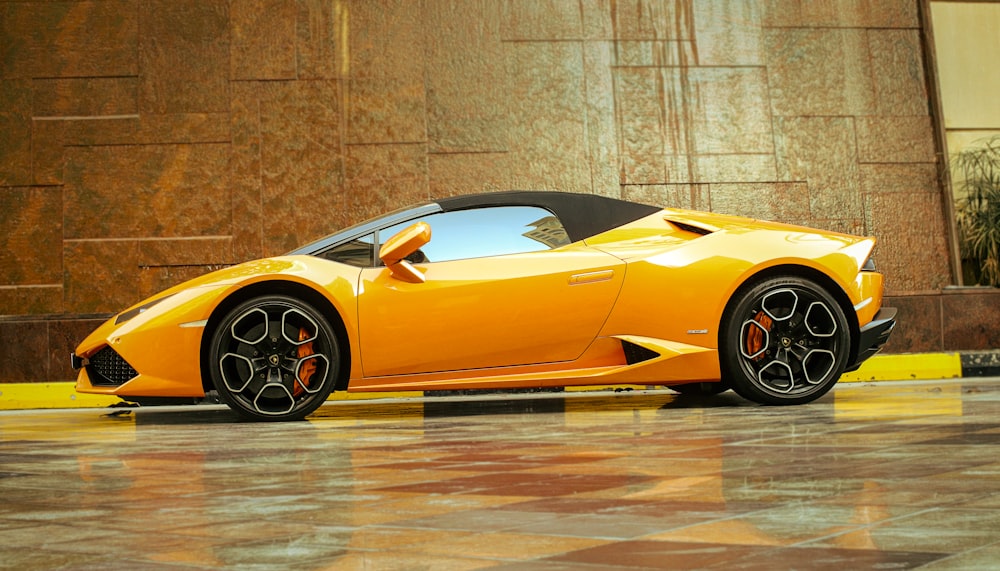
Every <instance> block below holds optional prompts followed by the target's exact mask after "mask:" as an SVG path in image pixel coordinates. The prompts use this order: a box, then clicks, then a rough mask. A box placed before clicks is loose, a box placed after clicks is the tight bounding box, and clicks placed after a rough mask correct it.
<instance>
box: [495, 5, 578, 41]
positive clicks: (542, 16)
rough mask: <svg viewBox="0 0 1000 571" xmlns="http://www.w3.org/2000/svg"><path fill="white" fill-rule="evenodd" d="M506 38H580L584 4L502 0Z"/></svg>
mask: <svg viewBox="0 0 1000 571" xmlns="http://www.w3.org/2000/svg"><path fill="white" fill-rule="evenodd" d="M500 6H501V11H500V22H501V27H500V33H501V35H502V37H503V39H504V40H578V39H581V38H582V37H583V15H582V12H583V10H582V9H581V8H582V6H583V4H578V3H576V2H566V1H565V0H501V4H500Z"/></svg>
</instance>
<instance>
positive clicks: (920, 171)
mask: <svg viewBox="0 0 1000 571" xmlns="http://www.w3.org/2000/svg"><path fill="white" fill-rule="evenodd" d="M860 168H861V192H862V193H863V194H878V193H884V192H911V193H916V192H941V183H940V181H939V180H938V171H937V165H936V164H934V163H873V164H862V165H861V166H860Z"/></svg>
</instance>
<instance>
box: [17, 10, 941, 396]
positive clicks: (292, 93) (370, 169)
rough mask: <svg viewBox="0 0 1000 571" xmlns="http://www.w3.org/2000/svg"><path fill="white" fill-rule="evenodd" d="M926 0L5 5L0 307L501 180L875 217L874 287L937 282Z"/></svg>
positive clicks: (129, 292)
mask: <svg viewBox="0 0 1000 571" xmlns="http://www.w3.org/2000/svg"><path fill="white" fill-rule="evenodd" d="M919 5H920V2H919V1H918V0H874V1H872V2H858V1H856V0H835V1H831V2H802V1H800V0H756V1H755V0H617V1H615V2H611V1H609V0H598V1H594V2H572V1H568V0H547V1H538V0H422V1H411V0H378V1H375V0H367V1H365V0H335V1H329V0H66V1H62V2H49V1H40V0H39V1H14V0H0V228H3V232H2V236H0V315H8V316H37V315H59V316H62V317H60V319H62V320H63V321H66V322H67V323H77V322H79V323H86V320H83V321H80V319H82V317H80V316H83V315H87V314H92V313H103V312H111V311H115V310H117V309H120V308H122V307H124V306H126V305H128V304H131V303H133V302H135V301H137V300H139V299H141V298H142V297H144V296H146V295H148V294H150V293H153V292H155V291H157V290H158V289H160V288H162V287H165V286H168V285H171V284H173V283H177V282H179V281H181V280H183V279H187V278H189V277H191V276H194V275H197V274H200V273H203V272H205V271H207V270H209V269H212V268H214V267H217V266H219V265H225V264H231V263H235V262H239V261H242V260H246V259H250V258H254V257H259V256H265V255H272V254H278V253H281V252H284V251H287V250H289V249H291V248H292V247H294V246H296V245H298V244H301V243H304V242H306V241H308V240H311V239H314V238H316V237H318V236H320V235H323V234H325V233H327V232H329V231H331V230H333V229H336V228H338V227H342V226H344V225H346V224H350V223H353V222H356V221H359V220H361V219H364V218H367V217H370V216H373V215H376V214H379V213H381V212H383V211H386V210H389V209H394V208H397V207H399V206H402V205H405V204H407V203H411V202H413V201H417V200H422V199H427V198H432V197H441V196H447V195H453V194H462V193H470V192H480V191H490V190H501V189H508V188H532V189H534V188H540V189H560V190H568V191H578V192H592V193H599V194H605V195H610V196H621V197H624V198H629V199H636V200H643V201H648V202H653V203H658V204H662V205H669V206H684V207H692V208H698V209H704V210H712V211H716V212H724V213H735V214H743V215H747V216H754V217H764V218H773V219H779V220H784V221H789V222H795V223H803V224H808V225H812V226H817V227H821V228H829V229H834V230H842V231H848V232H853V233H864V234H872V235H875V236H877V237H878V238H879V239H880V245H879V247H878V251H877V257H878V262H879V267H880V269H881V270H883V271H884V272H885V273H886V276H887V278H888V288H889V293H890V294H893V295H896V296H908V295H910V294H915V293H918V292H928V291H930V292H936V291H939V290H940V289H941V288H942V287H943V286H946V285H948V284H950V283H951V277H950V274H949V259H948V256H949V249H948V246H947V244H948V240H947V229H946V225H945V223H944V219H943V216H942V203H941V197H942V189H941V187H940V183H939V177H938V168H939V165H938V159H939V156H938V149H937V148H936V147H935V143H934V137H933V129H934V121H935V119H934V117H932V115H931V112H930V106H929V104H928V88H927V77H926V74H925V68H924V59H925V58H924V50H925V46H924V45H923V43H922V33H921V16H920V13H919ZM74 320H76V321H74ZM8 322H10V323H13V321H10V319H8ZM17 322H21V321H17ZM23 322H24V323H29V322H30V323H35V324H34V325H30V326H28V325H25V326H24V327H25V328H26V329H25V330H24V331H23V332H22V331H20V330H18V331H13V330H11V327H13V326H10V325H5V326H4V329H3V331H4V342H3V343H0V345H6V344H7V341H8V340H9V339H14V338H18V339H29V338H30V339H36V338H37V339H41V337H31V335H35V333H33V332H34V331H35V329H37V328H38V327H40V326H39V325H37V323H38V322H37V321H32V320H26V321H23ZM47 327H48V328H49V331H50V335H49V337H50V339H51V330H52V325H51V323H49V325H48V326H47ZM73 327H76V326H75V325H74V326H73ZM64 329H65V328H64ZM8 334H10V335H14V336H15V337H8ZM39 335H40V334H39ZM39 342H40V343H41V341H39ZM49 343H50V344H51V341H50V342H49ZM914 346H915V347H916V346H919V344H917V345H914ZM907 348H909V347H908V346H902V345H901V346H898V349H900V350H905V349H907ZM42 350H43V351H45V350H47V349H45V348H43V349H42ZM8 376H9V375H5V374H0V380H2V379H6V378H8Z"/></svg>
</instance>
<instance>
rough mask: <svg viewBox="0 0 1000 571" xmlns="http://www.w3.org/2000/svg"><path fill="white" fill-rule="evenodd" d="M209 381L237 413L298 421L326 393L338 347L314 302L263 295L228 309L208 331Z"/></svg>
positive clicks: (335, 370) (253, 417) (333, 378)
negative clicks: (209, 344) (210, 379)
mask: <svg viewBox="0 0 1000 571" xmlns="http://www.w3.org/2000/svg"><path fill="white" fill-rule="evenodd" d="M209 359H210V361H209V370H210V371H211V378H212V384H213V385H214V386H215V390H216V391H217V392H218V393H219V398H220V399H221V400H222V402H224V403H226V404H227V405H228V406H229V407H230V408H232V409H233V410H234V411H236V412H237V413H238V414H239V415H240V416H243V417H244V418H247V419H250V420H256V421H287V420H301V419H303V418H305V417H306V416H307V415H309V414H310V413H312V412H313V411H314V410H316V409H317V408H318V407H319V406H320V405H322V404H323V402H324V401H326V398H327V397H328V396H330V392H331V391H332V390H333V387H334V385H335V383H336V380H337V376H338V375H339V373H340V371H339V367H340V348H339V345H338V343H337V336H336V334H335V333H334V331H333V329H332V328H331V327H330V323H329V322H328V321H327V320H326V319H325V318H324V317H323V315H322V314H321V313H320V312H319V311H317V310H316V309H315V308H314V307H312V306H311V305H309V304H308V303H305V302H303V301H301V300H298V299H296V298H294V297H289V296H286V295H265V296H261V297H256V298H253V299H250V300H248V301H245V302H243V303H241V304H239V305H238V306H236V307H235V308H233V309H232V311H230V312H229V313H227V314H226V316H225V317H224V318H223V319H222V321H221V322H220V323H219V326H218V327H217V328H216V329H215V331H214V332H213V334H212V344H211V351H210V352H209Z"/></svg>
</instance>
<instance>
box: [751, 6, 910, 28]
mask: <svg viewBox="0 0 1000 571" xmlns="http://www.w3.org/2000/svg"><path fill="white" fill-rule="evenodd" d="M762 4H763V13H764V17H763V21H764V25H765V26H774V27H823V28H838V27H839V28H917V27H919V26H920V21H919V13H918V2H913V1H910V0H888V1H882V0H878V1H873V0H764V1H763V3H762Z"/></svg>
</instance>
